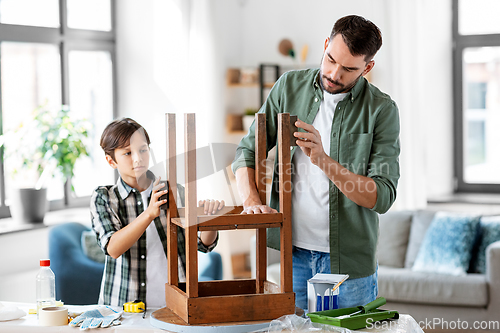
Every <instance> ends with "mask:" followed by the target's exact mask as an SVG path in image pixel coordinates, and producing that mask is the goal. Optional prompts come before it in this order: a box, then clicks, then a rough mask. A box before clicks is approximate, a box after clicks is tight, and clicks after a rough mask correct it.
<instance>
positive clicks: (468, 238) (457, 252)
mask: <svg viewBox="0 0 500 333" xmlns="http://www.w3.org/2000/svg"><path fill="white" fill-rule="evenodd" d="M478 223H479V216H471V215H463V214H450V213H443V212H439V213H436V215H435V216H434V219H433V220H432V222H431V225H430V226H429V229H427V232H426V234H425V238H424V240H423V241H422V245H421V246H420V249H419V251H418V255H417V258H416V259H415V263H414V264H413V267H412V269H413V270H414V271H419V272H432V273H442V274H450V275H465V274H467V269H468V268H469V262H470V259H471V255H472V247H473V246H474V239H475V237H476V232H477V225H478Z"/></svg>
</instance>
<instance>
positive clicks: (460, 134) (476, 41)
mask: <svg viewBox="0 0 500 333" xmlns="http://www.w3.org/2000/svg"><path fill="white" fill-rule="evenodd" d="M458 7H459V0H453V1H452V12H453V14H452V34H453V128H454V133H453V139H454V170H453V173H454V190H455V192H457V193H499V192H500V184H493V183H466V182H465V181H464V135H465V133H464V123H463V117H464V113H463V111H464V104H463V103H464V94H463V84H464V78H463V52H464V50H465V49H466V48H470V47H483V46H484V47H488V46H498V47H500V34H481V35H461V34H460V33H459V17H458V16H459V8H458Z"/></svg>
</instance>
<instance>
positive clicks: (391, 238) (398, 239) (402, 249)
mask: <svg viewBox="0 0 500 333" xmlns="http://www.w3.org/2000/svg"><path fill="white" fill-rule="evenodd" d="M411 218H412V212H410V211H401V212H389V213H386V214H383V215H380V216H379V237H378V244H377V260H378V263H379V265H384V266H391V267H400V268H403V267H404V263H405V256H406V248H407V246H408V237H409V236H410V227H411Z"/></svg>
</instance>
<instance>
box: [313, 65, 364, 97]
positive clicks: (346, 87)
mask: <svg viewBox="0 0 500 333" xmlns="http://www.w3.org/2000/svg"><path fill="white" fill-rule="evenodd" d="M361 76H363V74H360V75H359V76H358V77H357V78H356V79H355V80H354V81H352V82H351V83H349V84H348V85H344V84H342V83H340V82H338V81H334V80H330V79H329V78H327V77H326V76H325V75H323V71H322V70H320V71H319V77H320V80H319V82H320V83H321V87H322V88H323V90H324V91H326V92H327V93H329V94H332V95H334V94H341V93H345V92H348V91H349V90H351V89H352V87H354V86H355V85H356V83H358V80H359V79H360V78H361ZM323 80H328V81H329V82H331V83H333V84H335V85H337V86H339V87H340V88H338V89H332V88H330V87H328V86H326V85H325V84H323Z"/></svg>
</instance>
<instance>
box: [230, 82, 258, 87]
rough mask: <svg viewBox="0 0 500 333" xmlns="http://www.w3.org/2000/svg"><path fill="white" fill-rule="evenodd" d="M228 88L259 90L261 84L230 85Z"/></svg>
mask: <svg viewBox="0 0 500 333" xmlns="http://www.w3.org/2000/svg"><path fill="white" fill-rule="evenodd" d="M227 86H228V87H229V88H258V87H259V83H258V82H252V83H228V84H227Z"/></svg>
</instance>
